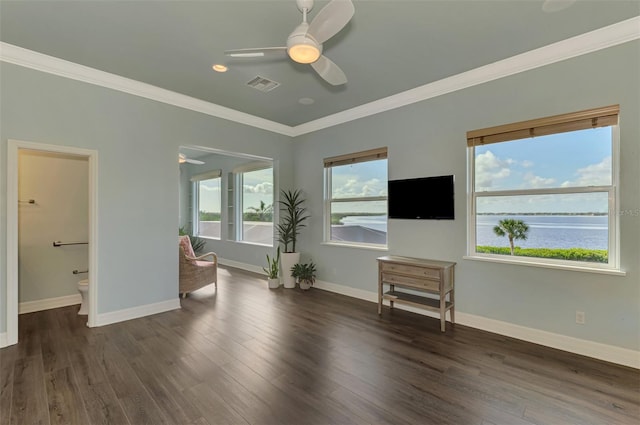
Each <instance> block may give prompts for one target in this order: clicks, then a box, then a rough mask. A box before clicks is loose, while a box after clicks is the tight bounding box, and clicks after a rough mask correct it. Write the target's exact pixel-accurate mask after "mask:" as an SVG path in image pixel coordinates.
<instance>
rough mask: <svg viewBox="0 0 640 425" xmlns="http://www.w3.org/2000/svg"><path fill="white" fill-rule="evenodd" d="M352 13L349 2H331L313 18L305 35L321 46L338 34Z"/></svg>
mask: <svg viewBox="0 0 640 425" xmlns="http://www.w3.org/2000/svg"><path fill="white" fill-rule="evenodd" d="M354 13H355V8H354V7H353V3H352V2H351V0H332V1H331V3H329V4H328V5H326V6H325V7H324V8H322V10H320V12H318V14H317V15H316V17H315V18H313V21H311V24H309V31H307V34H309V35H311V36H312V37H313V38H314V39H315V40H316V41H317V42H318V43H320V44H322V43H324V42H325V41H327V40H328V39H330V38H331V37H333V36H334V35H336V34H337V33H338V32H340V30H341V29H342V28H344V26H345V25H347V24H348V23H349V21H350V20H351V18H352V17H353V14H354Z"/></svg>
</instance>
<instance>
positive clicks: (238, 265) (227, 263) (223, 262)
mask: <svg viewBox="0 0 640 425" xmlns="http://www.w3.org/2000/svg"><path fill="white" fill-rule="evenodd" d="M218 263H219V264H220V265H221V266H229V267H235V268H236V269H242V270H246V271H249V272H254V273H258V274H262V275H265V276H266V274H265V272H264V270H262V267H260V266H254V265H253V264H247V263H241V262H240V261H233V260H227V259H225V258H218Z"/></svg>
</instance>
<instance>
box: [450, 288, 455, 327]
mask: <svg viewBox="0 0 640 425" xmlns="http://www.w3.org/2000/svg"><path fill="white" fill-rule="evenodd" d="M454 297H455V295H454V290H453V289H452V290H451V292H449V302H450V303H451V309H450V310H449V314H450V315H451V323H456V316H455V309H456V302H455V298H454Z"/></svg>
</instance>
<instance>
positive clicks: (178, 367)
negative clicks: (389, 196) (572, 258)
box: [0, 268, 640, 425]
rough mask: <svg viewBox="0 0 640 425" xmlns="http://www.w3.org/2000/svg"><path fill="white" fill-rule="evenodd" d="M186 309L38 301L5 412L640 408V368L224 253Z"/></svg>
mask: <svg viewBox="0 0 640 425" xmlns="http://www.w3.org/2000/svg"><path fill="white" fill-rule="evenodd" d="M219 275H220V283H219V284H218V289H217V291H216V290H215V289H214V288H213V287H208V288H205V289H202V290H200V291H198V292H196V293H194V294H192V295H191V296H189V297H188V298H186V299H184V300H181V302H182V309H181V310H176V311H172V312H168V313H163V314H158V315H155V316H151V317H145V318H142V319H137V320H131V321H128V322H124V323H118V324H114V325H111V326H105V327H100V328H93V329H89V328H87V327H85V325H84V320H83V319H82V318H80V317H78V316H77V315H76V311H77V308H78V307H77V306H75V307H67V308H61V309H56V310H49V311H43V312H38V313H31V314H24V315H21V316H20V320H19V328H20V329H19V338H20V343H19V344H18V345H15V346H12V347H7V348H4V349H2V350H0V424H83V425H84V424H93V423H95V424H118V425H119V424H134V425H137V424H199V425H207V424H209V425H214V424H295V425H298V424H459V425H464V424H478V425H483V424H485V425H488V424H509V425H518V424H554V425H555V424H638V423H640V372H639V371H638V370H635V369H631V368H626V367H622V366H616V365H612V364H608V363H605V362H601V361H598V360H593V359H588V358H585V357H581V356H578V355H574V354H570V353H566V352H561V351H558V350H553V349H550V348H544V347H540V346H537V345H534V344H530V343H526V342H522V341H518V340H514V339H510V338H507V337H502V336H499V335H495V334H491V333H487V332H482V331H478V330H474V329H471V328H467V327H464V326H460V325H457V326H454V327H451V326H450V324H447V332H446V333H445V334H442V333H441V332H440V330H439V321H438V320H436V319H430V318H425V317H423V316H418V315H415V314H412V313H408V312H403V311H401V310H395V311H393V312H392V311H390V310H389V309H385V310H384V313H383V315H382V318H380V317H378V315H377V306H376V305H375V304H372V303H368V302H365V301H360V300H356V299H353V298H348V297H344V296H340V295H336V294H332V293H328V292H324V291H320V290H317V289H312V290H310V291H308V292H301V291H299V290H289V289H287V290H285V289H279V290H269V289H267V286H266V281H265V279H263V278H261V277H259V276H258V275H254V274H251V273H248V272H243V271H240V270H236V269H230V268H229V269H221V270H220V271H219Z"/></svg>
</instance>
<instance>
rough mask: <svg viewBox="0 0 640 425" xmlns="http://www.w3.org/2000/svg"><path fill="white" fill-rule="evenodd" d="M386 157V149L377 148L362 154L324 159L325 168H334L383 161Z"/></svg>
mask: <svg viewBox="0 0 640 425" xmlns="http://www.w3.org/2000/svg"><path fill="white" fill-rule="evenodd" d="M386 157H387V148H377V149H371V150H367V151H362V152H356V153H350V154H347V155H339V156H334V157H331V158H325V159H324V166H325V168H328V167H335V166H338V165H348V164H355V163H358V162H367V161H374V160H376V159H385V158H386Z"/></svg>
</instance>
